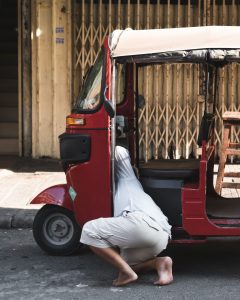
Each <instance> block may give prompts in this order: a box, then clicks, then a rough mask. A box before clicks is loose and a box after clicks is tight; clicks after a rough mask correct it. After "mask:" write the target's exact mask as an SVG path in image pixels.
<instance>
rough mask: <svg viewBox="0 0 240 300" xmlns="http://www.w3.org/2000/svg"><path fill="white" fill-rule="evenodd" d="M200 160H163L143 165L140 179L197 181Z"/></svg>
mask: <svg viewBox="0 0 240 300" xmlns="http://www.w3.org/2000/svg"><path fill="white" fill-rule="evenodd" d="M199 162H200V160H198V159H161V160H151V161H149V162H147V163H141V164H140V166H139V175H140V177H151V178H161V179H171V178H172V179H183V180H191V181H193V180H195V179H197V178H198V176H199V174H198V173H199Z"/></svg>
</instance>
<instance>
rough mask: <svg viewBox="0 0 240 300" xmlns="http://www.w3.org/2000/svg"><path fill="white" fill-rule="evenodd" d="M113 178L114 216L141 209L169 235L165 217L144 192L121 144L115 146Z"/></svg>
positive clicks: (169, 227) (169, 231)
mask: <svg viewBox="0 0 240 300" xmlns="http://www.w3.org/2000/svg"><path fill="white" fill-rule="evenodd" d="M115 179H116V193H115V197H114V216H120V215H122V214H123V212H124V211H130V212H133V211H141V212H144V213H145V214H147V215H148V216H149V217H151V218H152V219H154V220H155V221H156V222H157V223H158V224H159V225H160V226H161V228H162V229H163V230H164V231H166V232H167V233H168V234H169V235H171V226H170V225H169V223H168V219H167V217H166V216H165V215H164V214H163V212H162V211H161V209H160V208H159V207H158V206H157V205H156V203H155V202H154V201H153V200H152V198H151V197H150V196H149V195H148V194H146V193H145V192H144V190H143V187H142V185H141V183H140V182H139V181H138V179H137V178H136V176H135V174H134V171H133V169H132V166H131V163H130V156H129V152H128V151H127V150H126V149H125V148H123V147H121V146H116V148H115Z"/></svg>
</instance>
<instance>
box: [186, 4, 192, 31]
mask: <svg viewBox="0 0 240 300" xmlns="http://www.w3.org/2000/svg"><path fill="white" fill-rule="evenodd" d="M187 8H188V9H187V11H188V18H187V20H188V21H187V26H188V27H189V26H190V25H191V0H188V4H187Z"/></svg>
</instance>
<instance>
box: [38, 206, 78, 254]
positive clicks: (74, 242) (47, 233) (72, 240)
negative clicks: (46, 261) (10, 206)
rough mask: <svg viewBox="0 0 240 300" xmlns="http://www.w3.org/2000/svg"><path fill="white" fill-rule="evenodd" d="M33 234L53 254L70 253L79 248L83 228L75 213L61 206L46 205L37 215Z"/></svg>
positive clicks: (41, 245)
mask: <svg viewBox="0 0 240 300" xmlns="http://www.w3.org/2000/svg"><path fill="white" fill-rule="evenodd" d="M33 236H34V239H35V241H36V242H37V244H38V245H39V247H40V248H41V249H42V250H44V251H45V252H47V253H49V254H52V255H69V254H71V253H73V252H75V251H76V250H78V249H79V246H80V242H79V241H80V236H81V228H80V227H79V225H78V224H77V222H76V220H75V217H74V215H73V213H72V212H71V211H69V210H67V209H65V208H63V207H61V206H56V205H45V206H43V207H42V208H41V209H40V210H39V211H38V213H37V214H36V216H35V219H34V222H33Z"/></svg>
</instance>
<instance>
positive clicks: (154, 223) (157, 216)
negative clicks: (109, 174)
mask: <svg viewBox="0 0 240 300" xmlns="http://www.w3.org/2000/svg"><path fill="white" fill-rule="evenodd" d="M115 171H116V174H115V175H116V193H115V197H114V217H112V218H99V219H96V220H92V221H89V222H87V223H86V224H85V225H84V226H83V230H82V235H81V239H80V241H81V243H83V244H87V245H89V246H90V248H91V250H92V251H93V252H94V253H96V254H97V255H99V256H101V257H102V258H103V259H105V260H106V261H108V262H109V263H110V264H112V265H113V266H115V267H116V268H117V269H118V271H119V274H118V278H117V279H115V280H114V281H113V285H114V286H123V285H125V284H127V283H130V282H133V281H136V280H137V278H138V275H137V274H138V273H139V272H142V271H148V270H156V271H157V274H158V279H157V280H156V281H155V282H154V284H157V285H166V284H169V283H171V282H172V280H173V275H172V259H171V258H170V257H157V255H159V254H160V253H161V252H162V251H163V250H164V249H166V247H167V244H168V240H169V238H170V237H171V226H170V225H169V224H168V220H167V217H166V216H165V215H164V214H163V212H162V211H161V209H160V208H159V207H158V206H157V205H156V204H155V202H154V201H153V200H152V198H151V197H150V196H149V195H147V194H146V193H145V192H144V191H143V188H142V186H141V184H140V182H139V181H138V179H137V178H136V176H135V174H134V172H133V169H132V166H131V163H130V157H129V153H128V151H127V150H126V149H125V148H123V147H120V146H117V147H116V149H115Z"/></svg>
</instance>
